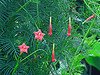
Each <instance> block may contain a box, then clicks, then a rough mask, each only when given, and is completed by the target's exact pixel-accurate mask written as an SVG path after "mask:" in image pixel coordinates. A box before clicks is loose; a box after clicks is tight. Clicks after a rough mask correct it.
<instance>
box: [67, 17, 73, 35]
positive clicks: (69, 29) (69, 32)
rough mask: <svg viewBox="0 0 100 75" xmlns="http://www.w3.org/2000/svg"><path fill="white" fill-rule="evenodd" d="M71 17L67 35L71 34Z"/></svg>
mask: <svg viewBox="0 0 100 75" xmlns="http://www.w3.org/2000/svg"><path fill="white" fill-rule="evenodd" d="M71 29H72V27H71V18H70V17H69V24H68V31H67V36H70V35H71Z"/></svg>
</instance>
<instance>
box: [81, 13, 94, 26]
mask: <svg viewBox="0 0 100 75" xmlns="http://www.w3.org/2000/svg"><path fill="white" fill-rule="evenodd" d="M94 17H95V15H94V14H93V15H91V16H90V17H88V18H87V19H86V20H85V21H84V22H83V23H82V24H84V23H85V22H87V21H89V20H91V19H92V18H94Z"/></svg>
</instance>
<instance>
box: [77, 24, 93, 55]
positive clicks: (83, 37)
mask: <svg viewBox="0 0 100 75" xmlns="http://www.w3.org/2000/svg"><path fill="white" fill-rule="evenodd" d="M93 23H94V22H92V24H91V25H90V27H89V29H88V30H87V32H86V34H85V35H84V37H83V40H82V42H81V43H80V46H78V48H77V50H76V52H75V55H77V53H78V52H79V49H80V47H81V45H82V44H83V43H84V40H85V39H86V37H87V35H88V33H89V32H90V30H91V28H92V26H93V25H94V24H93Z"/></svg>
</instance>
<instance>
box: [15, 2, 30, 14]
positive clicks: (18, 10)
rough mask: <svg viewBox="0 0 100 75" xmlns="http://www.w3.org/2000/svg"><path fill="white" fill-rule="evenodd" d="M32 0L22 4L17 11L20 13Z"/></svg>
mask: <svg viewBox="0 0 100 75" xmlns="http://www.w3.org/2000/svg"><path fill="white" fill-rule="evenodd" d="M29 3H30V1H28V2H26V3H25V4H24V5H23V6H21V7H20V8H19V9H18V10H17V11H16V12H17V13H18V12H19V11H20V10H22V9H23V8H24V7H25V6H26V5H28V4H29Z"/></svg>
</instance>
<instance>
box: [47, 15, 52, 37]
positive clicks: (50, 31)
mask: <svg viewBox="0 0 100 75" xmlns="http://www.w3.org/2000/svg"><path fill="white" fill-rule="evenodd" d="M48 35H50V36H52V24H51V17H50V24H49V32H48Z"/></svg>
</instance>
